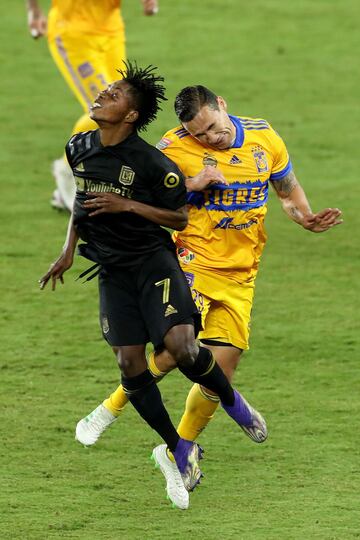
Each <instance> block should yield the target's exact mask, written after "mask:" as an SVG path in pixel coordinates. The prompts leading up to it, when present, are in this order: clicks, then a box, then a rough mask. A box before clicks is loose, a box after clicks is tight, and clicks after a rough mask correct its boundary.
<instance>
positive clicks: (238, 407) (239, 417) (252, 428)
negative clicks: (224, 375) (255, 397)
mask: <svg viewBox="0 0 360 540" xmlns="http://www.w3.org/2000/svg"><path fill="white" fill-rule="evenodd" d="M234 394H235V403H234V405H232V406H229V405H224V403H222V404H221V405H222V407H223V409H224V410H225V411H226V412H227V414H228V415H229V416H231V418H232V419H233V420H235V422H236V423H237V424H238V425H239V426H240V427H241V429H242V430H243V432H244V433H245V434H246V435H247V436H248V437H249V438H250V439H251V440H252V441H254V442H256V443H262V442H264V441H266V439H267V436H268V431H267V427H266V422H265V420H264V418H263V417H262V416H261V414H260V413H259V412H258V411H256V410H255V409H254V408H253V407H252V406H251V405H250V404H249V403H248V402H247V401H246V399H244V398H243V397H242V396H241V395H240V394H239V393H238V392H237V391H236V390H234ZM244 409H245V412H246V413H248V414H249V415H250V417H251V420H250V422H249V423H246V424H244V423H243V422H244V421H243V416H244Z"/></svg>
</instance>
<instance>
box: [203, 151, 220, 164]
mask: <svg viewBox="0 0 360 540" xmlns="http://www.w3.org/2000/svg"><path fill="white" fill-rule="evenodd" d="M203 164H204V165H205V166H206V165H210V166H211V167H217V164H218V162H217V159H216V158H215V157H214V156H212V155H211V154H208V152H205V155H204V159H203Z"/></svg>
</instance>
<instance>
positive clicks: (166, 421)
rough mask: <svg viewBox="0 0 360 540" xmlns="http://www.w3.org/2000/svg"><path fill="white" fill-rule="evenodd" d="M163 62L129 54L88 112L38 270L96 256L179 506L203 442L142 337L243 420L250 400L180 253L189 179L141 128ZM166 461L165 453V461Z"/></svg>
mask: <svg viewBox="0 0 360 540" xmlns="http://www.w3.org/2000/svg"><path fill="white" fill-rule="evenodd" d="M155 69H156V68H154V67H152V66H148V67H147V68H145V69H142V68H139V67H138V66H137V65H136V64H131V63H130V62H129V63H127V64H126V69H125V70H124V71H120V74H121V76H122V77H123V79H121V80H119V81H116V82H114V83H112V84H111V85H110V86H109V87H108V88H107V89H106V90H104V91H102V92H101V93H100V94H99V95H98V96H97V98H96V100H95V102H94V104H93V106H92V107H91V110H90V117H91V118H92V119H93V120H95V122H96V123H97V124H98V126H99V129H98V130H95V131H88V132H86V133H79V134H76V135H74V136H73V137H72V138H71V139H70V141H69V142H68V144H67V145H66V154H67V158H68V161H69V164H70V166H71V168H72V171H73V174H74V178H75V182H76V187H77V191H76V198H75V202H74V208H73V212H72V215H71V217H70V220H69V226H68V232H67V236H66V241H65V244H64V247H63V250H62V252H61V254H60V256H59V257H58V259H57V260H56V261H55V262H54V263H53V264H52V265H51V266H50V268H49V271H48V272H47V273H46V274H45V275H44V276H43V277H42V278H41V279H40V280H39V281H40V288H41V289H43V288H44V287H45V286H46V284H47V283H48V281H49V280H51V281H52V289H53V290H54V289H55V287H56V281H57V280H60V282H61V283H63V274H64V273H65V272H66V270H68V269H69V268H70V267H71V266H72V263H73V257H74V253H75V249H76V246H77V243H78V240H79V239H81V240H82V241H83V243H81V244H80V245H79V246H78V251H79V253H80V254H81V255H83V256H84V257H86V258H88V259H90V260H91V261H93V262H94V263H96V264H97V265H98V272H99V295H100V322H101V327H102V332H103V336H104V338H105V340H106V341H107V342H108V343H109V345H110V346H111V347H112V349H113V351H114V353H115V355H116V357H117V360H118V364H119V367H120V370H121V380H122V385H123V387H124V390H125V392H126V393H127V395H128V397H129V400H130V402H131V403H132V405H133V406H134V407H135V409H136V410H137V411H138V413H139V414H140V415H141V416H142V417H143V418H144V420H145V421H146V422H147V423H148V424H149V425H150V426H151V427H152V428H153V429H154V430H155V431H157V433H158V434H159V435H160V437H162V439H163V440H164V441H165V443H166V444H167V446H168V448H169V450H170V451H171V452H172V454H173V456H174V458H175V463H176V465H175V464H174V466H175V467H176V466H177V469H178V470H179V481H180V482H182V485H183V489H181V490H180V495H179V486H177V489H176V494H175V496H174V494H173V493H172V490H171V486H169V485H168V486H167V489H168V495H169V496H170V498H171V499H172V500H173V502H174V503H175V504H176V506H178V507H180V508H187V507H188V505H189V499H188V491H191V490H192V489H194V487H195V486H196V485H197V484H198V482H199V480H200V477H201V471H200V468H199V464H198V462H199V460H200V459H201V453H202V451H201V448H200V447H199V445H198V444H197V443H194V442H190V441H186V440H184V439H181V438H180V437H179V435H178V433H177V431H176V429H175V427H174V425H173V424H172V422H171V420H170V417H169V415H168V413H167V411H166V409H165V407H164V405H163V402H162V399H161V394H160V391H159V389H158V386H157V384H155V378H154V376H153V374H152V373H151V371H150V370H149V369H148V366H147V361H146V356H145V347H146V344H147V343H148V342H152V343H153V345H154V347H156V348H160V347H165V348H166V349H167V350H168V351H169V352H170V353H171V355H172V356H173V358H174V359H175V360H176V363H177V366H178V368H179V369H180V371H181V372H182V373H183V374H184V375H185V376H186V377H187V378H188V379H190V380H191V381H193V382H197V383H200V384H204V385H205V386H206V387H207V388H210V389H212V390H213V391H214V392H216V393H217V394H218V395H219V397H220V400H221V402H222V405H223V407H224V409H225V411H226V412H227V413H228V414H229V415H230V416H231V417H232V418H233V419H234V420H235V421H236V422H237V423H238V424H246V421H247V420H248V419H247V417H246V416H247V415H248V414H249V413H248V409H247V408H246V406H245V405H244V404H243V402H242V400H241V396H240V394H238V392H237V391H236V390H234V389H233V388H232V387H231V385H230V383H229V382H228V380H227V378H226V377H225V375H224V373H223V372H222V370H221V369H220V368H219V366H218V365H217V364H216V362H215V361H214V359H213V358H212V355H211V353H210V351H209V350H208V349H206V348H203V347H201V346H199V345H198V343H197V342H196V339H195V337H196V334H197V331H198V328H199V324H200V316H199V314H198V312H197V310H196V307H195V304H194V303H193V300H192V297H191V293H190V289H189V287H188V285H187V282H186V279H185V277H184V275H183V273H182V271H181V269H180V267H179V264H178V262H177V258H176V254H175V251H174V245H173V243H172V240H171V236H170V234H169V233H168V232H167V231H166V230H165V229H164V228H162V226H164V227H169V228H172V229H176V230H182V229H184V228H185V226H186V224H187V210H186V199H185V195H186V189H185V183H184V178H183V176H182V174H181V172H180V171H179V169H178V168H177V166H176V165H175V164H174V163H173V162H172V161H170V160H169V159H168V158H167V157H166V156H164V154H162V153H161V152H160V151H158V150H157V149H156V148H154V147H153V146H151V145H149V144H148V143H147V142H145V141H144V140H143V139H142V138H140V137H139V135H138V132H139V131H141V130H144V129H146V126H147V125H148V124H149V123H150V122H151V121H152V120H154V119H155V117H156V114H157V112H158V110H159V109H160V102H161V101H163V100H165V99H166V98H165V96H164V92H165V89H164V87H163V86H162V85H161V84H160V83H161V82H162V81H163V78H162V77H160V76H157V75H156V74H155V73H154V70H155ZM160 466H161V463H160Z"/></svg>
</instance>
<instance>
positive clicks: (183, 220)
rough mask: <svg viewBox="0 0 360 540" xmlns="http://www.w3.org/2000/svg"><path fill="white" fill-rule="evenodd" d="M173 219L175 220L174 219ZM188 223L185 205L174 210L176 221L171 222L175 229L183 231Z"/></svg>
mask: <svg viewBox="0 0 360 540" xmlns="http://www.w3.org/2000/svg"><path fill="white" fill-rule="evenodd" d="M174 221H175V220H174ZM187 224H188V211H187V207H186V206H183V207H182V208H179V209H178V210H177V212H176V223H174V224H173V229H175V231H183V230H184V229H185V227H186V225H187Z"/></svg>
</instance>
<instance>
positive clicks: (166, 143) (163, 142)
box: [156, 137, 172, 150]
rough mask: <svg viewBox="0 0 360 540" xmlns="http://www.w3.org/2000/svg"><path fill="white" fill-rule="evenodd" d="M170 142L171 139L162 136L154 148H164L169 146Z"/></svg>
mask: <svg viewBox="0 0 360 540" xmlns="http://www.w3.org/2000/svg"><path fill="white" fill-rule="evenodd" d="M171 143H172V140H171V139H167V138H166V137H163V138H162V139H161V141H159V142H158V143H157V145H156V148H157V149H158V150H164V148H166V147H167V146H169V145H170V144H171Z"/></svg>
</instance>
